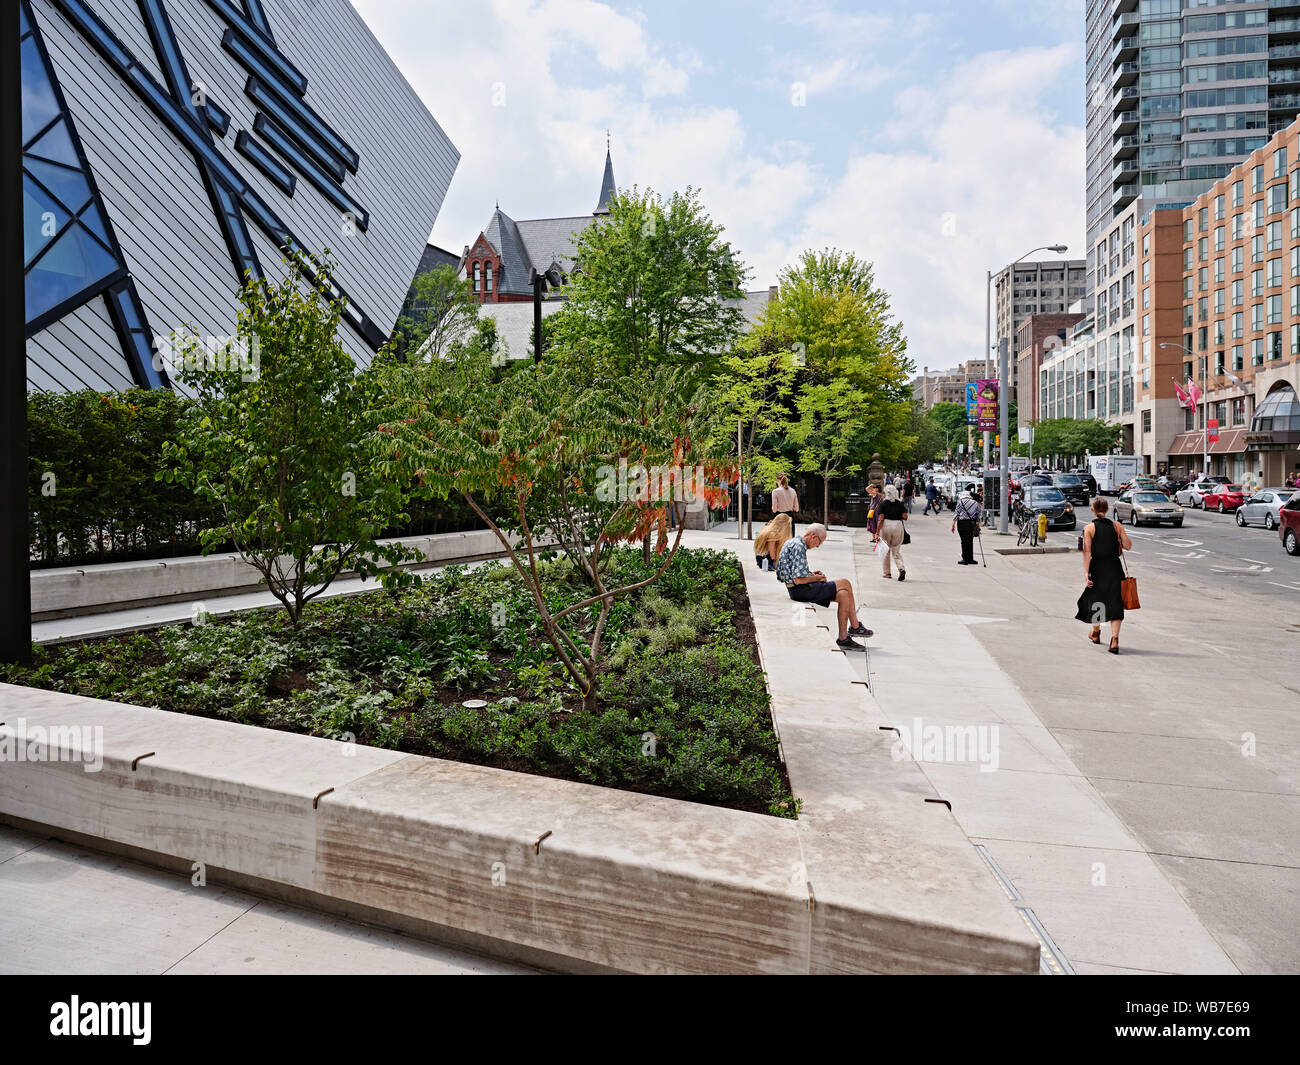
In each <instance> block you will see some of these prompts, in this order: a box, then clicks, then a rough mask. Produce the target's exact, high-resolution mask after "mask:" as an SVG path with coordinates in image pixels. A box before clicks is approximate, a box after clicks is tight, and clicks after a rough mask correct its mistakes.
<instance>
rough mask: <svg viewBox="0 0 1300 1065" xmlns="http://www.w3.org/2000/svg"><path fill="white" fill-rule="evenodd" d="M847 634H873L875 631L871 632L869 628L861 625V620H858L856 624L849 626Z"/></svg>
mask: <svg viewBox="0 0 1300 1065" xmlns="http://www.w3.org/2000/svg"><path fill="white" fill-rule="evenodd" d="M849 635H850V636H874V635H875V633H874V632H872V631H871V630H870V629H869V628H867V627H866V626H865V625H863V624H862V622H860V621H859V622H858V623H857V624H856V625H850V626H849Z"/></svg>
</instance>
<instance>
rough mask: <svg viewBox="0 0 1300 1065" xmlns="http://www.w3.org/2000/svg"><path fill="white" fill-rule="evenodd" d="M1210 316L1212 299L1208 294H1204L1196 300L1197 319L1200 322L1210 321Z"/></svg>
mask: <svg viewBox="0 0 1300 1065" xmlns="http://www.w3.org/2000/svg"><path fill="white" fill-rule="evenodd" d="M1209 318H1210V300H1209V297H1208V296H1202V297H1201V298H1200V299H1198V300H1197V301H1196V320H1197V321H1198V322H1205V321H1209Z"/></svg>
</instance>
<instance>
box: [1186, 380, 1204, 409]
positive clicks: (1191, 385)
mask: <svg viewBox="0 0 1300 1065" xmlns="http://www.w3.org/2000/svg"><path fill="white" fill-rule="evenodd" d="M1187 396H1188V398H1189V399H1190V400H1191V403H1189V404H1188V406H1191V407H1194V406H1196V404H1198V403H1199V402H1200V401H1201V390H1200V389H1199V388H1197V387H1196V382H1195V381H1193V380H1192V379H1191V378H1190V377H1189V378H1188V379H1187Z"/></svg>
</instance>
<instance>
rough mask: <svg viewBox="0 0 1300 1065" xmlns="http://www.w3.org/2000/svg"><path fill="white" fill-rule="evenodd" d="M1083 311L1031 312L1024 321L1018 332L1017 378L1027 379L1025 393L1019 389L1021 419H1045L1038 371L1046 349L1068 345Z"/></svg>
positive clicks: (1031, 420)
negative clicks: (1039, 396) (1074, 312)
mask: <svg viewBox="0 0 1300 1065" xmlns="http://www.w3.org/2000/svg"><path fill="white" fill-rule="evenodd" d="M1083 317H1084V316H1083V315H1082V314H1031V315H1030V316H1029V317H1028V318H1026V319H1025V320H1024V321H1023V322H1021V323H1020V329H1019V331H1018V332H1017V334H1016V350H1017V351H1018V352H1019V355H1018V356H1017V371H1016V380H1017V381H1023V382H1025V390H1024V392H1020V390H1019V389H1017V390H1016V391H1017V395H1016V410H1017V413H1018V414H1019V418H1020V421H1021V422H1037V421H1039V420H1040V419H1041V418H1042V415H1041V414H1040V413H1039V409H1038V408H1039V403H1038V374H1039V371H1040V370H1041V369H1042V368H1043V352H1044V351H1052V350H1055V349H1057V348H1064V347H1066V346H1067V345H1068V344H1069V342H1070V331H1071V330H1072V329H1073V328H1074V325H1075V323H1076V322H1080V321H1082V320H1083Z"/></svg>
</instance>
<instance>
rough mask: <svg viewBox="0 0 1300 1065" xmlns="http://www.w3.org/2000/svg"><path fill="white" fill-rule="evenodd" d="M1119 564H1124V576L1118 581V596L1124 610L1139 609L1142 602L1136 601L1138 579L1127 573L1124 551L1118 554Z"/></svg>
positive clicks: (1126, 560)
mask: <svg viewBox="0 0 1300 1065" xmlns="http://www.w3.org/2000/svg"><path fill="white" fill-rule="evenodd" d="M1119 559H1120V562H1121V564H1122V565H1123V566H1124V576H1123V578H1122V579H1121V580H1120V582H1119V598H1120V601H1121V602H1122V603H1123V604H1124V609H1125V610H1141V609H1142V604H1141V603H1140V602H1139V601H1138V581H1137V578H1136V577H1130V576H1129V575H1128V559H1126V558H1125V557H1124V552H1123V551H1121V552H1120V555H1119Z"/></svg>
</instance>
